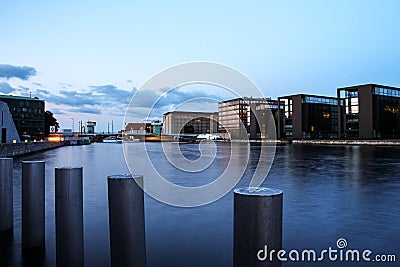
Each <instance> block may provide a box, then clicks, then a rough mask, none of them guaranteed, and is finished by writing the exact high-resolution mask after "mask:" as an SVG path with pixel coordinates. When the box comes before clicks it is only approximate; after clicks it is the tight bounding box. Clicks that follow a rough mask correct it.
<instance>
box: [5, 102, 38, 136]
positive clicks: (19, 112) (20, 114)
mask: <svg viewBox="0 0 400 267" xmlns="http://www.w3.org/2000/svg"><path fill="white" fill-rule="evenodd" d="M0 101H3V102H5V103H6V104H7V105H8V108H9V109H10V112H11V115H12V118H13V120H14V124H15V127H16V128H17V131H18V134H19V136H20V137H21V139H28V138H44V127H45V117H44V113H45V103H44V100H40V99H38V98H37V97H32V98H31V97H21V96H10V95H0Z"/></svg>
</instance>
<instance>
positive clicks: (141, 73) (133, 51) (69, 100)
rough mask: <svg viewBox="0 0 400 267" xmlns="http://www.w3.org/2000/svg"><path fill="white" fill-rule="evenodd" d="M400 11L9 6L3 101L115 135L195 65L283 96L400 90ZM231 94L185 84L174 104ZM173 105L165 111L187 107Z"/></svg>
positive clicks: (4, 17) (387, 7)
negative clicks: (36, 102)
mask: <svg viewBox="0 0 400 267" xmlns="http://www.w3.org/2000/svg"><path fill="white" fill-rule="evenodd" d="M399 11H400V1H397V0H393V1H389V0H380V1H368V0H365V1H358V0H353V1H340V0H335V1H329V0H327V1H306V0H304V1H285V0H283V1H207V0H205V1H99V0H97V1H90V0H89V1H40V0H38V1H18V0H0V38H1V39H0V94H7V95H8V94H12V95H22V96H29V95H30V94H31V95H32V97H34V96H37V97H39V98H41V99H44V100H45V101H46V109H47V110H50V111H52V112H53V113H54V114H55V117H56V118H57V119H58V121H59V122H60V124H61V128H72V123H74V128H75V129H77V128H78V122H79V121H80V120H82V121H87V120H94V121H96V122H97V128H96V130H97V131H107V125H108V124H109V123H110V122H111V121H113V123H114V128H115V129H120V128H122V127H123V123H124V114H125V110H126V107H127V105H128V103H129V102H130V100H131V98H132V97H133V95H134V93H135V92H136V91H137V90H138V89H139V88H141V86H142V85H143V84H144V83H145V82H146V81H147V80H148V79H149V78H151V77H152V76H154V75H156V74H157V73H159V72H160V71H162V70H164V69H166V68H168V67H171V66H174V65H178V64H181V63H187V62H192V61H206V62H216V63H220V64H224V65H227V66H230V67H232V68H234V69H236V70H238V71H240V72H241V73H243V74H244V75H246V76H247V77H248V78H250V79H251V80H252V81H254V83H255V84H256V85H257V86H258V87H259V88H260V89H261V91H262V92H263V94H264V95H265V96H266V97H272V98H276V97H278V96H281V95H289V94H296V93H310V94H322V95H329V96H334V95H335V94H336V88H338V87H343V86H351V85H356V84H365V83H377V84H384V85H390V86H397V87H400V68H399V66H398V64H399V62H400V49H399V47H400V16H398V13H399ZM220 91H221V90H219V89H218V88H217V87H213V86H207V85H205V86H204V87H203V86H202V85H198V86H192V87H188V88H183V87H182V88H177V89H176V90H173V93H172V95H171V97H172V98H171V99H175V100H176V99H189V98H193V97H196V96H197V95H198V96H200V97H201V96H204V95H213V96H214V95H215V96H217V98H221V99H224V98H226V97H228V96H227V95H226V94H224V93H223V92H222V93H221V92H220ZM163 103H164V104H163V105H164V106H163V107H161V108H160V109H159V110H160V112H166V111H169V110H170V109H174V108H175V107H176V106H177V105H178V103H175V102H173V101H172V102H171V103H168V101H163ZM189 107H192V108H194V109H204V110H210V111H211V110H217V105H216V102H215V101H214V102H213V103H208V104H203V103H201V102H198V105H197V106H196V101H192V104H191V105H189ZM161 116H162V114H160V117H161ZM72 118H73V120H72ZM137 120H138V121H139V120H141V118H140V117H138V118H137Z"/></svg>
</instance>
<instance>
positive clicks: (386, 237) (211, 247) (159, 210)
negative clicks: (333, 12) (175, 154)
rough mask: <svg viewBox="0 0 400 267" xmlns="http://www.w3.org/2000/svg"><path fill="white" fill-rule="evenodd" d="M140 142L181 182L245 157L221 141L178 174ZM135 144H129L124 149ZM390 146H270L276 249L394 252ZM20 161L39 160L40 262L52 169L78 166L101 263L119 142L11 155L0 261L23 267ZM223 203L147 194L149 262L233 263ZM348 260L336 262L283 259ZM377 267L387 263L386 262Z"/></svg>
mask: <svg viewBox="0 0 400 267" xmlns="http://www.w3.org/2000/svg"><path fill="white" fill-rule="evenodd" d="M131 145H132V146H133V147H134V146H135V145H136V144H131ZM148 148H149V151H150V153H152V154H154V155H155V157H154V158H153V160H154V164H156V165H157V166H158V167H159V169H160V171H161V172H162V174H163V175H165V176H166V177H167V178H168V179H169V180H170V181H171V182H174V183H176V184H181V185H185V186H196V185H201V184H206V183H208V182H210V181H212V180H213V179H214V178H215V177H217V176H218V175H220V174H221V173H222V172H223V170H224V169H225V168H226V166H227V165H228V162H229V159H230V157H231V156H235V157H238V159H240V162H242V163H243V164H244V163H245V160H244V159H243V158H244V157H243V154H241V153H238V154H236V155H230V154H229V151H230V146H229V145H228V144H219V145H218V146H217V154H216V155H215V160H214V162H213V163H212V165H211V166H210V167H208V168H207V169H205V170H204V171H203V172H202V173H200V174H195V173H185V172H182V171H181V170H175V169H174V168H172V167H171V165H170V164H169V163H168V162H167V161H166V159H165V157H164V156H163V155H162V153H161V150H160V149H161V148H160V144H158V143H153V144H149V145H148ZM248 148H249V153H250V159H249V163H248V165H247V168H246V170H245V173H244V177H243V179H242V180H241V181H240V182H239V185H238V186H245V185H248V183H249V181H250V179H251V177H252V174H253V173H252V172H254V169H255V168H256V166H257V162H258V159H259V158H260V151H261V149H260V147H258V146H249V147H248ZM181 149H182V153H183V154H184V155H185V156H187V157H188V158H191V159H196V157H198V156H199V149H198V147H196V145H191V144H185V145H184V146H182V147H181ZM135 151H136V152H137V150H135V149H132V153H135ZM399 152H400V148H397V147H367V146H302V145H288V146H279V147H277V150H276V156H275V160H274V163H273V165H272V168H271V171H270V173H269V175H268V177H267V179H266V180H265V181H264V184H263V185H264V186H269V187H276V188H279V189H282V190H283V191H284V231H283V235H284V236H283V237H284V248H285V249H292V248H295V249H302V248H308V249H316V250H319V249H326V248H327V247H328V246H332V247H334V246H335V242H336V240H337V239H338V238H340V237H344V238H346V239H347V241H348V243H349V247H351V248H358V249H365V248H368V249H371V250H373V251H375V252H377V253H378V252H380V253H395V254H396V253H397V256H398V257H400V254H399V247H400V234H399V233H398V225H400V205H399V204H400V181H399V179H398V177H399V173H400V162H399V160H398V155H399ZM261 159H262V157H261ZM22 160H44V161H45V162H46V198H45V200H46V251H45V257H44V259H43V260H44V261H43V262H42V263H40V262H39V265H41V266H46V267H47V266H55V237H54V234H55V225H54V221H55V220H54V167H56V166H64V165H80V166H83V167H84V235H85V265H86V266H109V265H110V262H109V239H108V211H107V188H106V185H107V184H106V177H107V175H110V174H118V173H126V172H127V167H126V165H125V161H124V157H123V153H122V146H121V145H117V144H94V145H90V146H82V147H63V148H59V149H56V150H51V151H47V152H44V153H41V154H33V155H30V156H27V157H24V158H18V159H16V160H15V161H14V168H15V171H14V218H15V222H14V235H13V236H11V237H9V239H1V246H2V247H1V251H0V265H1V266H24V261H23V260H22V259H21V248H20V246H21V242H20V240H21V171H20V170H21V161H22ZM266 163H268V162H266ZM137 164H140V162H138V163H137ZM145 177H146V174H145ZM171 193H172V192H171ZM193 197H196V196H193ZM232 202H233V196H232V193H230V194H228V195H226V196H225V197H223V198H221V199H219V200H218V201H216V202H214V203H211V204H208V205H205V206H202V207H197V208H177V207H172V206H169V205H166V204H163V203H160V202H158V201H156V200H154V199H153V198H151V197H149V196H148V195H146V196H145V209H146V235H147V252H148V264H149V266H154V267H160V266H176V267H179V266H232V238H233V236H232V233H233V211H232V209H233V205H232V204H233V203H232ZM348 265H349V264H348V263H340V262H336V263H330V262H325V263H323V264H321V263H320V264H318V263H314V264H312V263H303V264H300V263H290V262H288V263H286V264H284V266H348ZM350 266H351V264H350ZM385 266H396V265H395V264H390V263H386V264H385Z"/></svg>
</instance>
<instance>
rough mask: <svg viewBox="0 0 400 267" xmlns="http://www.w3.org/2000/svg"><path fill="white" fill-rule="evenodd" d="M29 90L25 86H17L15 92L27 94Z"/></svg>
mask: <svg viewBox="0 0 400 267" xmlns="http://www.w3.org/2000/svg"><path fill="white" fill-rule="evenodd" d="M30 90H31V89H29V88H28V87H25V86H21V85H20V86H18V89H17V91H20V92H23V93H28V92H29V91H30Z"/></svg>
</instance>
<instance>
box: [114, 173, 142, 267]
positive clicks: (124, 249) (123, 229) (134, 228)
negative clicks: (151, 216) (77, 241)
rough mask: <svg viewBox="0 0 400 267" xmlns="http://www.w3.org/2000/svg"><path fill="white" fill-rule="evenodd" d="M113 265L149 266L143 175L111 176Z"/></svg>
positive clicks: (115, 266)
mask: <svg viewBox="0 0 400 267" xmlns="http://www.w3.org/2000/svg"><path fill="white" fill-rule="evenodd" d="M107 179H108V209H109V225H110V248H111V266H113V267H117V266H131V267H144V266H146V241H145V221H144V193H143V190H142V188H140V186H139V185H138V184H137V183H136V182H138V183H139V184H142V185H143V176H132V175H112V176H108V178H107ZM135 181H136V182H135Z"/></svg>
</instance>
